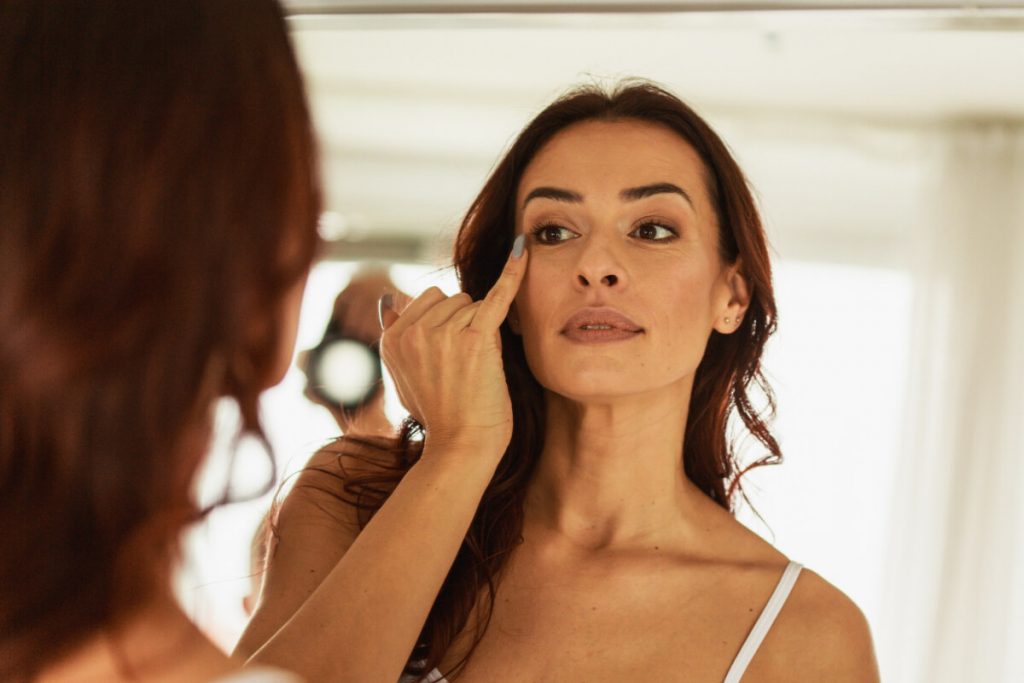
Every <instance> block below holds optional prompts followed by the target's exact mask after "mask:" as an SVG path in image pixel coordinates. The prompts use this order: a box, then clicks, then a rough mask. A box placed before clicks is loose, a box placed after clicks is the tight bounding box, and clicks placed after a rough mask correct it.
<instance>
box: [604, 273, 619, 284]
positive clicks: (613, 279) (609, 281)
mask: <svg viewBox="0 0 1024 683" xmlns="http://www.w3.org/2000/svg"><path fill="white" fill-rule="evenodd" d="M601 281H602V282H604V283H605V284H606V285H608V286H609V287H612V286H614V285H615V283H617V282H618V281H619V278H618V277H617V276H615V275H605V276H604V277H603V278H602V279H601Z"/></svg>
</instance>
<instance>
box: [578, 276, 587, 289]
mask: <svg viewBox="0 0 1024 683" xmlns="http://www.w3.org/2000/svg"><path fill="white" fill-rule="evenodd" d="M576 277H578V278H579V279H580V284H581V285H583V286H584V287H586V286H588V285H589V284H590V283H589V282H587V278H585V277H583V276H582V275H577V276H576Z"/></svg>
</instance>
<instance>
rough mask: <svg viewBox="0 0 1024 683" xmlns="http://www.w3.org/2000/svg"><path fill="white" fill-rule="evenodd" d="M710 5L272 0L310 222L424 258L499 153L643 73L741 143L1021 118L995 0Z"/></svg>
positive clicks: (1011, 11) (1008, 41) (1021, 79)
mask: <svg viewBox="0 0 1024 683" xmlns="http://www.w3.org/2000/svg"><path fill="white" fill-rule="evenodd" d="M711 4H712V3H703V4H696V3H678V2H677V3H644V4H642V5H640V4H630V3H621V2H620V3H601V2H596V3H595V2H590V3H560V4H559V5H558V7H559V8H561V9H563V10H565V11H563V12H551V11H549V10H551V9H552V7H550V6H547V7H540V8H538V5H543V3H533V4H532V5H529V4H527V3H518V2H505V3H490V4H483V3H466V2H461V3H460V2H449V3H441V4H439V3H417V2H405V3H394V2H391V3H389V2H378V3H344V2H333V3H332V2H317V1H315V0H310V1H307V2H301V3H300V2H292V3H288V4H287V5H286V6H287V7H288V9H289V13H290V16H289V22H290V26H291V29H292V34H293V38H294V41H295V44H296V47H297V50H298V53H299V56H300V61H301V64H302V67H303V70H304V72H305V74H306V78H307V85H308V87H309V91H310V96H311V101H312V103H313V109H314V115H315V118H316V123H317V128H318V131H319V135H320V137H321V142H322V149H323V156H324V170H325V181H326V186H327V196H328V208H329V209H330V210H331V213H330V214H329V215H328V217H327V219H326V220H325V233H326V234H327V235H328V236H329V237H332V238H337V239H338V240H339V245H340V246H341V247H342V249H341V253H343V254H345V256H346V257H347V258H353V257H379V258H383V259H390V260H424V261H441V260H443V258H444V256H445V255H446V254H447V253H448V249H449V244H450V238H451V235H452V233H453V231H454V228H455V226H456V225H457V223H458V220H459V218H460V217H461V213H462V211H464V209H465V207H466V206H467V205H468V204H469V202H470V200H471V199H472V197H473V196H474V195H475V193H476V191H477V190H478V189H479V187H480V185H481V184H482V181H483V179H484V177H485V176H486V174H487V172H488V170H489V169H490V168H491V166H492V165H493V163H494V162H495V160H496V159H497V157H498V156H499V154H500V152H501V150H502V149H503V148H504V147H505V146H506V145H507V144H508V143H509V141H510V139H511V138H512V137H513V136H514V135H515V134H516V132H517V131H518V130H519V129H520V128H522V126H523V125H524V124H525V123H526V122H527V121H528V120H529V118H530V116H531V115H532V114H534V113H536V112H537V111H538V110H539V109H540V108H541V107H543V106H544V105H545V104H546V103H547V102H549V101H550V100H551V99H552V98H553V97H555V96H556V95H557V94H558V93H560V92H562V91H564V90H565V89H566V88H567V87H569V86H572V85H574V84H578V83H581V82H592V81H599V82H605V83H607V82H614V81H615V80H616V79H619V78H623V77H628V76H639V77H644V78H649V79H653V80H655V81H659V82H661V83H662V84H664V85H666V86H668V87H669V88H670V89H672V90H673V91H675V92H676V93H678V94H679V95H680V96H682V97H683V98H684V99H685V100H687V101H688V102H689V103H690V104H692V105H694V106H695V107H696V108H697V109H698V111H700V112H702V113H703V114H705V116H706V117H707V118H708V119H709V120H710V121H711V122H712V123H713V125H716V126H718V127H724V128H725V129H728V130H733V131H737V132H736V134H737V135H746V136H747V137H750V136H751V135H753V136H755V137H756V135H757V134H759V133H758V131H760V134H762V135H768V136H772V135H774V136H776V137H777V136H778V135H779V134H783V133H784V134H785V135H786V136H788V137H789V138H790V139H792V138H793V137H794V136H797V137H799V136H800V135H802V134H806V135H820V134H821V131H823V130H824V131H833V132H837V131H838V132H839V133H838V134H841V131H843V130H847V129H850V130H853V129H863V128H865V127H868V128H871V129H874V130H882V131H884V130H911V129H921V130H924V129H929V128H932V129H934V128H936V127H941V126H943V125H946V124H947V123H949V122H955V121H959V122H962V121H993V120H1005V121H1017V122H1022V121H1024V9H1019V8H1014V7H1011V5H1012V4H1013V3H1000V4H999V5H1000V7H999V8H996V7H995V5H996V4H995V3H977V5H979V6H976V7H973V8H968V9H959V8H958V7H959V3H899V5H900V6H901V7H902V9H896V8H895V5H894V4H893V3H880V2H876V3H858V4H859V5H861V6H867V5H871V6H873V7H875V8H873V9H860V10H856V11H851V10H845V9H844V10H840V9H836V7H839V6H842V5H843V3H827V2H826V3H823V2H818V3H788V4H786V5H785V6H783V5H780V4H779V3H757V2H747V3H732V2H724V3H719V4H717V5H716V10H715V11H708V9H707V8H708V6H709V5H711ZM883 5H884V6H886V7H888V9H878V8H877V7H878V6H883ZM908 5H914V6H915V7H910V8H908V7H907V6H908ZM667 6H672V7H675V8H676V9H677V10H678V11H665V8H666V7H667ZM804 6H815V7H816V9H793V8H794V7H804ZM847 6H848V4H847ZM926 6H928V7H930V8H929V9H926V8H925V7H926ZM624 7H632V8H635V9H637V10H638V11H634V12H628V13H626V12H622V11H621V10H622V9H623V8H624ZM780 7H785V8H786V9H780ZM531 8H532V9H533V10H535V11H529V10H530V9H531ZM680 8H682V9H680ZM751 8H753V9H751ZM538 9H539V10H540V11H536V10H538ZM584 9H586V10H588V11H582V10H584ZM728 139H729V138H728V136H727V140H728Z"/></svg>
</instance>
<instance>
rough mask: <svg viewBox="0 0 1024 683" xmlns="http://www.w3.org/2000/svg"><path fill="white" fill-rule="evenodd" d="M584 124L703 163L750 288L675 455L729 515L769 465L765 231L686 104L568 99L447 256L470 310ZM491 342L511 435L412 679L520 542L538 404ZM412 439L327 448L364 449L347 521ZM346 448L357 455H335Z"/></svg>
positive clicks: (513, 363) (713, 343)
mask: <svg viewBox="0 0 1024 683" xmlns="http://www.w3.org/2000/svg"><path fill="white" fill-rule="evenodd" d="M591 120H598V121H619V120H636V121H643V122H649V123H653V124H657V125H660V126H665V127H667V128H669V129H671V130H672V131H674V132H675V133H676V134H678V135H679V136H680V137H681V138H682V139H683V140H685V141H686V142H687V143H689V144H690V146H692V147H693V149H694V150H696V152H697V154H698V155H699V156H700V158H701V160H702V161H703V163H704V166H705V181H706V183H707V192H708V195H709V196H710V198H711V202H712V204H713V206H714V207H715V210H716V214H717V218H718V226H719V240H718V242H719V251H720V255H721V258H722V260H723V261H724V262H726V263H734V262H735V261H736V259H737V258H740V257H741V258H742V273H743V275H744V276H745V277H746V278H747V282H748V284H749V287H750V290H751V292H752V298H751V301H750V308H749V310H748V312H747V313H746V314H745V315H744V317H743V322H742V324H741V326H740V328H739V329H738V330H737V331H736V332H735V333H733V334H731V335H722V334H719V333H717V332H712V336H711V339H710V340H709V342H708V346H707V348H706V351H705V354H704V357H703V359H702V360H701V363H700V364H699V366H698V368H697V372H696V377H695V379H694V385H693V394H692V398H691V401H690V408H689V416H688V418H687V423H686V433H685V441H684V445H683V449H682V452H681V453H680V457H681V458H682V461H683V467H684V471H685V473H686V476H687V477H688V478H689V479H690V480H692V481H693V483H694V484H696V485H697V486H698V487H699V488H700V490H701V491H703V492H704V493H705V494H706V495H707V496H708V497H709V498H711V500H713V501H715V502H716V503H718V504H719V505H721V506H722V507H723V508H725V509H727V510H729V511H730V512H735V505H734V503H735V500H734V499H735V493H736V491H737V489H738V490H739V491H740V492H742V487H741V486H740V478H741V477H742V476H743V474H745V473H746V472H747V471H749V470H750V469H753V468H754V467H758V466H762V465H766V464H775V463H779V462H781V460H782V454H781V451H780V449H779V445H778V443H777V442H776V440H775V438H774V437H773V436H772V434H771V432H770V430H769V427H768V420H770V419H771V417H772V416H773V414H774V411H775V399H774V396H773V394H772V391H771V387H770V386H769V385H768V383H767V381H766V380H765V377H764V375H763V374H762V372H761V354H762V351H763V349H764V345H765V342H766V341H767V340H768V338H769V336H770V335H771V334H772V332H773V331H774V330H775V324H776V323H775V316H776V311H775V299H774V294H773V290H772V275H771V264H770V263H769V258H768V245H767V241H766V237H765V232H764V228H763V226H762V224H761V219H760V216H759V215H758V211H757V206H756V204H755V201H754V198H753V196H752V194H751V191H750V189H749V187H748V184H747V181H746V178H745V177H744V175H743V172H742V171H741V169H740V168H739V166H738V165H737V164H736V161H735V160H734V159H733V157H732V155H731V154H730V153H729V150H728V149H727V148H726V146H725V144H724V143H723V142H722V140H721V139H720V138H719V137H718V135H717V134H716V133H715V132H714V131H713V130H712V129H711V128H710V126H708V124H707V123H706V122H705V121H704V120H703V119H702V118H701V117H700V116H698V115H697V114H696V113H695V112H694V111H693V110H692V109H691V108H690V107H688V106H687V105H686V104H684V103H683V102H681V101H680V100H679V99H678V98H677V97H675V96H674V95H672V94H671V93H669V92H667V91H665V90H663V89H661V88H660V87H658V86H656V85H653V84H651V83H647V82H643V81H629V82H625V83H623V84H620V85H619V86H618V87H616V88H614V89H612V90H608V91H606V90H603V89H601V88H599V87H596V86H587V87H583V88H579V89H576V90H573V91H571V92H569V93H568V94H566V95H565V96H563V97H562V98H560V99H558V100H557V101H555V102H554V103H552V104H551V105H550V106H548V107H547V108H545V109H544V110H543V111H541V112H540V114H538V115H537V116H536V118H534V119H533V120H532V121H531V122H530V124H529V125H528V126H526V128H525V129H524V130H523V132H522V133H520V135H519V137H518V138H517V139H516V140H515V142H514V143H513V144H512V146H511V148H510V149H509V151H508V152H507V153H506V154H505V156H504V157H503V158H502V159H501V161H500V162H499V163H498V164H497V166H496V167H495V168H494V170H493V171H492V173H491V175H490V177H489V178H488V180H487V182H486V184H485V185H484V187H483V189H482V190H481V191H480V194H479V195H478V196H477V197H476V199H475V200H474V201H473V203H472V205H471V206H470V208H469V211H468V212H467V214H466V217H465V219H464V220H463V221H462V225H461V228H460V230H459V233H458V237H457V240H456V243H455V255H454V263H455V269H456V272H457V274H458V276H459V280H460V283H461V285H462V290H463V291H465V292H467V293H468V294H470V295H471V296H472V297H473V299H474V300H479V299H481V298H483V297H484V296H485V295H486V294H487V292H488V291H489V290H490V288H491V287H492V286H493V285H494V283H495V282H496V281H497V279H498V276H499V274H500V273H501V271H502V267H503V266H504V264H505V261H506V259H507V257H508V253H509V250H510V249H511V246H512V241H513V239H514V237H515V198H516V193H517V190H518V186H519V182H520V180H521V178H522V176H523V172H524V171H525V170H526V167H527V166H528V165H529V163H530V161H531V160H532V159H533V158H534V156H536V154H537V152H538V151H539V150H540V149H541V148H542V147H543V146H544V144H545V143H547V142H548V141H549V140H551V139H552V138H553V137H554V136H555V135H557V134H558V133H559V132H560V131H562V130H565V129H566V128H568V127H569V126H572V125H573V124H576V123H580V122H582V121H591ZM501 343H502V356H503V361H504V367H505V376H506V380H507V382H508V390H509V395H510V396H511V399H512V412H513V418H514V428H513V433H512V439H511V442H510V443H509V446H508V449H507V450H506V451H505V453H504V456H503V457H502V459H501V462H500V464H499V466H498V468H497V471H496V473H495V475H494V478H493V479H492V481H491V482H490V484H489V485H488V487H487V489H486V491H485V492H484V494H483V498H482V500H481V502H480V506H479V508H478V509H477V512H476V515H475V517H474V518H473V521H472V523H471V525H470V528H469V530H468V532H467V533H466V537H465V539H464V541H463V543H462V546H461V548H460V550H459V552H458V554H457V556H456V558H455V561H454V564H453V565H452V568H451V571H450V572H449V574H448V576H447V578H446V579H445V581H444V583H443V585H442V588H441V591H440V593H439V594H438V597H437V600H436V601H435V603H434V606H433V608H432V610H431V612H430V614H429V616H428V617H427V621H426V623H425V625H424V627H423V631H422V633H421V635H420V638H419V641H418V644H417V646H416V649H415V650H414V652H413V656H412V657H411V658H410V662H409V664H408V666H407V667H406V672H407V673H410V674H414V675H423V674H424V673H426V672H429V671H430V670H432V669H433V668H434V667H436V666H438V665H439V663H440V662H441V660H442V658H443V657H444V655H445V653H446V652H447V650H448V648H449V646H450V645H451V644H452V642H453V641H454V640H455V638H456V636H457V635H458V634H459V633H460V632H461V631H462V630H463V629H464V628H465V627H466V625H467V623H468V620H469V616H470V614H471V612H472V611H473V609H474V607H475V606H479V607H480V611H481V613H482V614H483V615H484V618H483V619H480V620H477V622H476V624H477V625H476V632H475V633H474V640H473V641H472V644H471V646H470V648H469V649H468V651H467V654H466V655H465V656H464V657H463V658H462V659H461V660H460V661H459V662H458V663H457V664H456V665H455V666H454V667H453V670H452V671H451V672H446V673H447V675H449V676H455V675H457V674H458V673H459V672H460V671H461V670H462V669H463V668H464V666H465V664H466V662H467V661H468V659H469V657H470V656H471V655H472V652H473V650H474V649H475V648H476V646H477V644H478V643H479V642H480V640H481V638H482V637H483V633H484V631H485V630H486V628H487V624H488V623H489V620H490V614H491V607H492V606H493V604H494V599H495V594H496V590H497V585H498V581H499V578H500V574H501V570H502V568H503V567H504V566H505V564H506V562H507V561H508V558H509V556H510V553H511V552H512V551H513V550H514V549H515V548H516V546H517V545H518V544H519V543H520V542H521V541H522V528H523V498H524V493H525V491H526V488H527V484H528V483H529V481H530V477H531V475H532V473H533V470H534V467H535V465H536V463H537V460H538V457H539V456H540V453H541V449H542V447H543V445H544V430H545V424H544V410H543V406H544V394H543V389H542V387H541V386H540V385H539V384H538V382H537V380H536V379H535V378H534V376H533V375H532V373H531V372H530V370H529V368H528V367H527V363H526V357H525V355H524V352H523V345H522V339H521V338H520V337H519V336H517V335H516V334H514V333H513V332H512V331H511V329H509V326H508V323H507V322H506V323H504V324H503V325H502V326H501ZM756 388H759V389H760V390H761V392H762V394H763V400H764V402H765V404H766V405H764V406H762V409H761V410H759V409H758V408H757V407H756V406H755V404H754V403H755V402H754V401H753V400H752V399H751V396H750V391H751V389H756ZM733 415H735V416H738V418H739V419H740V420H741V421H742V423H743V425H744V427H745V428H746V430H747V431H748V432H749V433H750V434H752V435H753V436H754V437H755V438H756V439H757V440H758V441H759V442H760V443H761V444H763V446H764V447H765V448H766V449H767V451H768V453H767V455H765V456H763V457H761V458H760V459H758V460H756V461H755V462H753V463H752V464H750V465H748V466H747V467H746V468H741V467H740V464H739V462H738V459H737V449H736V444H735V443H734V442H733V441H732V440H731V439H730V435H729V426H730V425H729V423H730V417H731V416H733ZM423 437H424V434H423V428H422V425H420V424H418V423H417V422H416V421H415V420H414V419H412V418H407V419H406V420H405V421H404V422H403V424H402V427H401V430H400V431H399V434H398V436H397V438H396V439H395V440H394V441H390V442H389V441H387V440H381V439H359V438H358V437H346V439H345V440H343V441H342V442H340V443H339V444H338V445H337V446H338V447H339V448H341V450H342V451H345V452H347V451H349V450H352V451H354V452H353V453H352V455H353V456H354V457H356V458H360V457H365V455H360V453H363V454H365V453H367V452H368V451H367V450H366V448H370V449H372V450H370V451H369V452H370V453H374V455H373V456H372V457H373V461H374V467H372V468H368V469H366V470H360V471H358V472H356V471H354V469H353V470H351V471H350V472H348V473H346V474H344V475H343V476H344V478H345V481H344V491H345V492H346V493H347V494H348V495H347V496H346V499H347V500H348V501H349V502H350V503H351V504H353V505H355V506H356V508H357V511H358V513H359V518H360V524H361V525H364V526H365V524H366V523H367V522H368V521H369V519H370V518H371V517H372V516H373V514H374V513H375V512H376V511H377V510H378V509H379V508H380V507H381V505H383V504H384V503H385V502H386V500H387V497H388V495H389V494H390V493H391V491H393V490H394V487H395V486H396V485H397V483H398V481H400V480H401V478H402V476H403V475H404V474H405V472H406V471H407V470H408V469H409V467H411V466H412V465H413V464H414V463H415V462H416V460H417V459H418V458H419V456H420V455H421V453H422V448H423V442H422V438H423ZM426 438H429V434H427V435H426ZM346 441H349V442H353V443H352V445H353V446H361V447H362V448H353V449H349V448H346V445H345V442H346ZM481 600H483V602H482V603H480V604H479V605H478V603H479V602H480V601H481Z"/></svg>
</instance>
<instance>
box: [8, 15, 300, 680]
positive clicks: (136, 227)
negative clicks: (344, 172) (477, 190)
mask: <svg viewBox="0 0 1024 683" xmlns="http://www.w3.org/2000/svg"><path fill="white" fill-rule="evenodd" d="M0 149H2V150H3V154H2V155H0V225H2V230H0V330H2V332H0V518H2V519H3V520H4V541H5V542H4V552H3V554H2V556H0V679H3V680H22V679H29V678H33V677H34V676H35V675H36V674H38V673H39V672H40V671H41V670H43V669H45V668H46V667H47V666H48V665H49V663H50V662H53V661H55V660H57V659H58V658H60V657H61V656H63V655H65V654H66V653H68V652H70V651H71V650H73V649H74V648H75V647H76V646H77V645H80V644H81V643H83V642H85V641H86V640H87V639H89V638H90V637H93V636H96V635H99V634H102V633H104V632H107V631H115V630H116V628H117V625H118V624H119V623H121V622H123V621H124V620H125V619H127V618H129V617H130V616H131V615H132V614H134V613H136V612H137V611H138V610H140V609H142V608H144V607H145V606H146V605H147V604H148V603H149V602H150V601H152V600H153V599H155V598H156V597H157V596H161V595H164V594H166V593H167V592H168V591H169V567H170V566H171V563H172V561H173V559H174V556H175V553H176V546H177V539H178V536H179V534H180V532H181V531H182V529H183V527H184V526H185V525H186V524H188V523H189V522H191V521H194V520H196V519H198V518H200V517H201V515H202V511H201V510H199V509H197V507H196V505H195V504H194V502H193V501H192V498H191V495H190V491H191V485H192V480H193V477H194V475H195V473H196V471H197V468H198V466H199V465H200V463H201V462H202V460H203V457H204V455H205V451H206V445H207V440H208V437H209V434H210V430H211V420H210V409H211V406H212V404H213V403H214V401H215V400H217V399H218V398H220V397H229V398H230V399H232V400H234V401H235V402H236V403H237V404H238V407H239V412H240V414H241V422H242V426H241V430H242V432H243V433H246V434H249V435H253V436H255V437H257V438H261V439H262V438H263V434H262V429H261V426H260V422H259V418H258V415H257V399H258V397H259V395H260V393H261V391H262V390H263V389H265V388H267V387H269V386H271V385H273V384H275V383H276V382H277V381H279V379H280V378H281V377H282V376H283V374H284V372H285V370H286V369H287V366H288V362H289V360H290V358H291V353H292V349H293V346H294V343H295V328H296V322H297V317H298V308H299V301H300V299H301V295H302V291H303V288H304V285H305V279H306V274H307V272H308V269H309V267H310V264H311V262H312V261H313V258H314V255H315V252H316V249H317V244H318V237H317V232H316V220H317V218H318V216H319V212H320V194H319V185H318V181H317V177H316V171H315V169H316V158H315V148H314V142H313V137H312V132H311V127H310V118H309V113H308V111H307V107H306V103H305V99H304V94H303V90H302V83H301V79H300V76H299V72H298V68H297V65H296V62H295V59H294V56H293V54H292V51H291V47H290V44H289V41H288V37H287V34H286V32H285V27H284V22H283V19H282V16H281V11H280V9H279V7H278V6H277V4H276V3H274V2H272V1H271V0H245V1H244V2H243V1H242V0H222V1H218V2H200V1H198V0H175V2H169V3H163V2H84V1H83V2H61V3H42V2H34V1H30V0H25V1H9V2H4V3H3V4H2V5H0Z"/></svg>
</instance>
